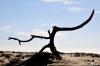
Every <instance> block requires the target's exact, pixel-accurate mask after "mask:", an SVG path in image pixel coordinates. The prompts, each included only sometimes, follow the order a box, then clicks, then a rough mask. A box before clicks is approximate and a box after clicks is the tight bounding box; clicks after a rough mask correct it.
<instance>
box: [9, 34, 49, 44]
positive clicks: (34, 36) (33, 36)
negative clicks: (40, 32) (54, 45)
mask: <svg viewBox="0 0 100 66" xmlns="http://www.w3.org/2000/svg"><path fill="white" fill-rule="evenodd" d="M34 38H41V39H49V37H44V36H36V35H31V38H30V39H28V40H20V39H18V38H13V37H8V40H11V39H13V40H17V41H18V42H19V45H21V42H29V41H31V40H32V39H34Z"/></svg>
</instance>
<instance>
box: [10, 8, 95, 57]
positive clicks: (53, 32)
mask: <svg viewBox="0 0 100 66" xmlns="http://www.w3.org/2000/svg"><path fill="white" fill-rule="evenodd" d="M93 15H94V9H93V11H92V13H91V15H90V17H89V18H88V19H87V20H86V21H85V22H83V23H82V24H80V25H78V26H75V27H68V28H67V27H57V26H54V27H53V30H52V32H50V30H48V34H49V37H44V36H37V35H31V38H30V39H29V40H20V39H17V38H13V37H9V40H10V39H14V40H17V41H18V42H19V44H20V45H21V42H29V41H31V40H32V39H33V38H42V39H49V40H50V41H49V43H48V44H47V45H45V46H44V47H43V48H42V49H41V50H40V51H39V53H41V52H42V51H43V50H44V49H45V48H50V50H51V52H52V54H53V55H54V56H55V57H56V58H58V59H61V57H60V55H59V52H58V51H57V49H56V47H55V45H54V37H55V34H56V33H57V32H58V31H73V30H77V29H79V28H82V27H83V26H84V25H86V24H87V23H88V22H90V20H91V19H92V17H93Z"/></svg>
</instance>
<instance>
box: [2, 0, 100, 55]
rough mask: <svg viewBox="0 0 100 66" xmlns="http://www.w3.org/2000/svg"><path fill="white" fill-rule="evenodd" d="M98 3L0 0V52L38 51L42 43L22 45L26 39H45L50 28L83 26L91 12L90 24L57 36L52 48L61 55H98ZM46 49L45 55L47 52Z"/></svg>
mask: <svg viewBox="0 0 100 66" xmlns="http://www.w3.org/2000/svg"><path fill="white" fill-rule="evenodd" d="M99 6H100V0H0V50H7V51H37V52H38V51H39V50H40V49H41V48H42V47H43V46H44V45H46V44H48V40H45V39H42V40H41V39H37V38H36V39H33V40H32V41H30V42H27V43H22V45H21V46H20V45H19V44H18V42H17V41H13V40H7V39H8V37H16V38H19V39H22V40H26V39H29V38H30V35H34V34H35V35H39V36H40V35H41V36H48V32H47V31H48V30H51V31H52V27H53V26H58V27H73V26H76V25H79V24H81V23H82V22H84V21H85V20H86V19H87V18H88V17H89V16H90V14H91V12H92V10H93V9H95V14H94V17H93V19H92V20H91V22H90V23H88V24H87V25H85V26H84V27H83V28H81V29H78V30H76V31H71V32H70V31H65V32H58V33H57V35H56V37H55V45H56V47H57V50H58V51H61V52H66V53H67V52H89V53H99V54H100V7H99ZM48 50H49V49H46V50H45V51H48Z"/></svg>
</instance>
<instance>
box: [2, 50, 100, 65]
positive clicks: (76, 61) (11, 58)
mask: <svg viewBox="0 0 100 66" xmlns="http://www.w3.org/2000/svg"><path fill="white" fill-rule="evenodd" d="M33 54H34V53H33V52H31V53H29V52H10V51H0V66H4V65H5V64H8V63H11V62H13V63H19V62H22V61H25V60H27V59H29V58H30V57H32V55H33ZM60 55H61V57H62V60H57V59H50V60H52V61H53V63H52V64H48V65H47V66H100V55H99V54H93V53H64V54H60Z"/></svg>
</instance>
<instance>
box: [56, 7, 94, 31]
mask: <svg viewBox="0 0 100 66" xmlns="http://www.w3.org/2000/svg"><path fill="white" fill-rule="evenodd" d="M94 11H95V10H94V9H93V11H92V13H91V15H90V17H89V18H88V19H87V20H86V21H85V22H83V23H82V24H80V25H78V26H76V27H71V28H66V27H63V28H61V27H56V26H55V29H56V30H57V31H72V30H76V29H79V28H82V27H83V26H84V25H86V24H87V23H89V22H90V20H91V19H92V17H93V15H94Z"/></svg>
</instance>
